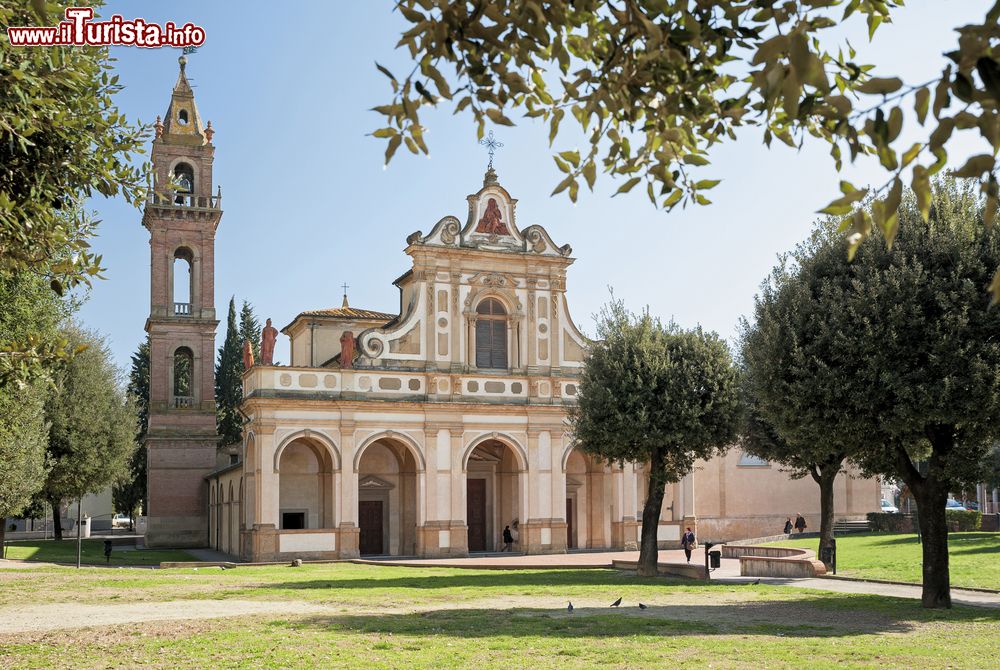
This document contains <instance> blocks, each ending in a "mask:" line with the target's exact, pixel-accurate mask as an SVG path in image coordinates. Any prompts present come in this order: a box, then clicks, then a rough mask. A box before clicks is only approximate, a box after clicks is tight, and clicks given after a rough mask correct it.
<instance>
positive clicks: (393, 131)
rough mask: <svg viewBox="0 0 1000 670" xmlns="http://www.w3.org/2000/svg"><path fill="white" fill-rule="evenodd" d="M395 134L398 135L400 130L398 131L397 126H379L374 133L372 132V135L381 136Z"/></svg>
mask: <svg viewBox="0 0 1000 670" xmlns="http://www.w3.org/2000/svg"><path fill="white" fill-rule="evenodd" d="M395 135H398V132H397V131H396V129H395V128H379V129H378V130H376V131H375V132H374V133H372V137H381V138H385V137H393V136H395Z"/></svg>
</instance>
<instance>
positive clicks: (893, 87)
mask: <svg viewBox="0 0 1000 670" xmlns="http://www.w3.org/2000/svg"><path fill="white" fill-rule="evenodd" d="M901 88H903V80H902V79H900V78H899V77H872V78H871V79H869V80H868V81H866V82H865V83H863V84H861V85H860V86H857V87H856V88H855V90H856V91H857V92H858V93H866V94H868V95H888V94H889V93H895V92H896V91H898V90H899V89H901Z"/></svg>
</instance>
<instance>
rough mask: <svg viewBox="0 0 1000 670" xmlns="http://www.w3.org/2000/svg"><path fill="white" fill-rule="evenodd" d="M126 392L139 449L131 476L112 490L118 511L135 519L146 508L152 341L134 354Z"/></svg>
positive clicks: (126, 477) (131, 468)
mask: <svg viewBox="0 0 1000 670" xmlns="http://www.w3.org/2000/svg"><path fill="white" fill-rule="evenodd" d="M126 393H127V394H128V396H129V397H130V398H131V399H132V402H133V403H134V404H135V409H136V414H137V417H138V423H139V426H138V431H137V432H136V436H135V443H136V449H135V451H134V452H133V454H132V458H131V459H130V460H129V466H128V473H127V475H126V476H125V477H124V478H123V479H122V480H121V481H119V482H117V483H116V484H115V486H114V488H113V489H112V496H113V498H114V505H115V511H117V512H121V513H123V514H128V515H129V518H130V519H134V518H135V512H136V510H137V509H139V508H140V507H142V508H143V509H145V508H146V446H145V444H146V433H147V432H148V431H149V338H146V340H144V341H143V342H142V343H141V344H140V345H139V348H138V349H136V352H135V353H134V354H132V369H131V371H130V372H129V377H128V388H127V389H126Z"/></svg>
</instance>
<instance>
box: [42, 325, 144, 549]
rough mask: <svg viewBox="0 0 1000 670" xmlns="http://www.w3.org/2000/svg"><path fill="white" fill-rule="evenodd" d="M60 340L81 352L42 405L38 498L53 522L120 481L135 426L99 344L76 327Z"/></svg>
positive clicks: (106, 353) (115, 374)
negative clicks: (45, 428)
mask: <svg viewBox="0 0 1000 670" xmlns="http://www.w3.org/2000/svg"><path fill="white" fill-rule="evenodd" d="M65 336H66V338H67V339H68V340H69V341H70V342H72V343H73V344H74V345H75V344H83V345H86V348H85V349H84V350H82V351H81V353H79V354H78V355H76V356H74V357H73V359H72V360H71V361H69V362H68V363H67V365H66V366H65V368H64V369H63V370H61V371H60V372H59V373H58V374H57V375H56V379H55V382H56V387H55V391H54V392H53V393H52V394H50V396H49V398H48V400H47V402H46V404H45V417H46V420H47V421H48V422H49V435H48V446H47V453H48V459H49V463H50V465H51V469H50V470H49V472H48V477H47V478H46V481H45V486H44V489H43V493H44V497H45V499H46V500H47V501H48V502H49V503H50V504H51V505H52V507H53V511H54V512H55V517H56V519H58V518H59V514H58V511H57V509H58V507H59V504H60V503H61V502H62V501H64V500H70V499H77V498H80V497H82V496H84V495H86V494H87V493H96V492H98V491H100V490H101V489H103V488H105V487H107V486H108V485H110V484H111V483H112V482H114V481H116V480H118V479H120V478H121V477H123V476H124V475H125V473H126V472H127V469H128V463H129V459H130V458H131V456H132V452H133V451H134V450H135V435H136V426H137V420H136V410H135V406H134V405H133V404H132V402H130V401H129V399H128V398H127V397H126V395H125V393H124V392H123V389H122V388H121V385H120V379H119V372H118V370H117V368H115V366H114V364H113V363H112V362H111V353H110V351H109V350H108V347H107V344H106V343H105V342H104V340H103V339H101V338H100V337H98V336H97V335H95V334H93V333H88V332H86V331H83V330H81V329H79V328H77V327H75V326H70V327H67V328H66V329H65ZM56 532H57V534H58V533H59V532H60V526H59V524H58V523H57V524H56ZM57 536H58V535H57Z"/></svg>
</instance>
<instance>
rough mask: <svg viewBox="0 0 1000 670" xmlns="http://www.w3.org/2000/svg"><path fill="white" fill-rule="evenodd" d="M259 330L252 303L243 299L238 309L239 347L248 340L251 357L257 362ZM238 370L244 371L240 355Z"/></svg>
mask: <svg viewBox="0 0 1000 670" xmlns="http://www.w3.org/2000/svg"><path fill="white" fill-rule="evenodd" d="M260 330H261V329H260V320H258V319H257V315H256V314H254V311H253V305H251V304H250V301H249V300H244V301H243V307H242V309H240V347H242V346H243V343H244V342H245V341H247V340H249V341H250V346H251V347H252V348H253V359H254V360H255V361H258V362H259V361H260ZM241 351H242V349H241ZM240 372H245V370H243V358H242V356H241V357H240Z"/></svg>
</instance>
